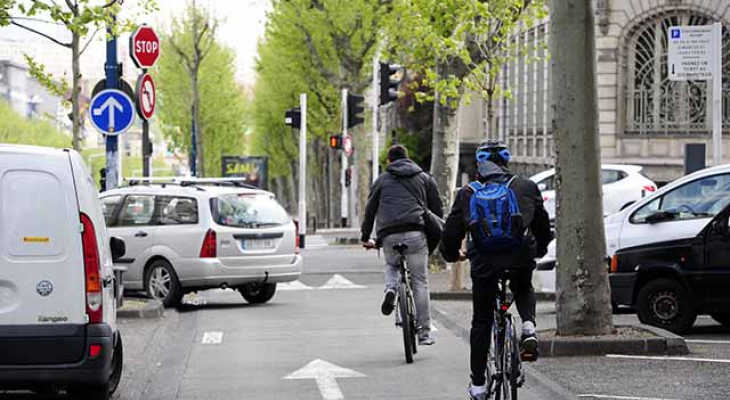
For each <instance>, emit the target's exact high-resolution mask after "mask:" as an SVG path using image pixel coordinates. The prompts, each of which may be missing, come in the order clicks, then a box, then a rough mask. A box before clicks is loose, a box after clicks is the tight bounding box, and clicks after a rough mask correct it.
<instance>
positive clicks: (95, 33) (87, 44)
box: [79, 27, 101, 56]
mask: <svg viewBox="0 0 730 400" xmlns="http://www.w3.org/2000/svg"><path fill="white" fill-rule="evenodd" d="M100 29H101V28H98V27H97V28H96V31H94V33H93V34H92V35H91V38H90V39H89V41H88V42H86V44H85V45H84V47H83V48H81V51H80V52H79V56H81V55H82V54H84V52H85V51H86V49H87V48H89V45H90V44H91V42H93V41H94V38H95V37H96V35H97V34H98V33H99V30H100Z"/></svg>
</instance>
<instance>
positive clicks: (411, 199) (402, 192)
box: [361, 159, 444, 242]
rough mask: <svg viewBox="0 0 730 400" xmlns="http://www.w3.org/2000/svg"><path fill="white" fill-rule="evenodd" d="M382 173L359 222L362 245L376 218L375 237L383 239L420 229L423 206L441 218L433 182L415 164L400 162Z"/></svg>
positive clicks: (441, 208)
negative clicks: (394, 234) (360, 223)
mask: <svg viewBox="0 0 730 400" xmlns="http://www.w3.org/2000/svg"><path fill="white" fill-rule="evenodd" d="M385 171H386V172H384V173H382V174H381V175H380V176H379V177H378V179H377V180H376V181H375V183H373V186H372V188H371V189H370V197H369V198H368V204H367V207H366V208H365V219H364V220H363V222H362V238H361V239H362V241H363V242H366V241H368V240H369V239H370V235H371V234H372V231H373V225H374V223H375V221H376V216H377V223H378V238H379V239H382V238H384V237H386V236H388V235H390V234H392V233H399V232H408V231H417V230H423V212H424V210H423V206H427V207H428V209H429V210H431V212H433V213H434V214H436V215H438V216H439V217H443V215H444V210H443V204H442V203H441V198H440V197H439V192H438V187H437V186H436V182H434V180H433V178H431V176H430V175H428V174H426V173H425V172H423V170H422V169H421V167H419V166H418V164H416V163H414V162H413V161H411V160H409V159H401V160H397V161H394V162H392V163H391V164H389V165H388V167H387V168H386V170H385ZM409 189H410V190H409ZM414 195H415V196H418V198H416V197H415V196H414Z"/></svg>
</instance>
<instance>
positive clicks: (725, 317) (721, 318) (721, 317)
mask: <svg viewBox="0 0 730 400" xmlns="http://www.w3.org/2000/svg"><path fill="white" fill-rule="evenodd" d="M710 316H711V317H712V319H714V320H715V321H717V322H718V323H720V324H722V326H724V327H726V328H730V313H713V314H710Z"/></svg>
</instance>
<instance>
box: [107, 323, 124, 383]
mask: <svg viewBox="0 0 730 400" xmlns="http://www.w3.org/2000/svg"><path fill="white" fill-rule="evenodd" d="M123 369H124V345H123V344H122V334H121V333H119V334H118V336H117V343H116V344H115V345H114V355H113V356H112V370H111V373H110V375H109V393H111V394H114V392H116V391H117V388H118V387H119V382H121V380H122V370H123Z"/></svg>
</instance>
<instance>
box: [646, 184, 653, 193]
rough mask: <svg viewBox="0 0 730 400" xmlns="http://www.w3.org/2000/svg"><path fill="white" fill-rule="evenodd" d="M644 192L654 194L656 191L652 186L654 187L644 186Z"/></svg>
mask: <svg viewBox="0 0 730 400" xmlns="http://www.w3.org/2000/svg"><path fill="white" fill-rule="evenodd" d="M644 190H646V191H647V192H655V191H656V186H654V185H646V186H644Z"/></svg>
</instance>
